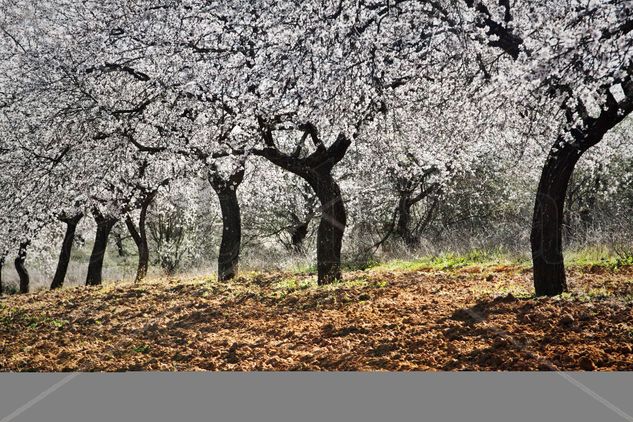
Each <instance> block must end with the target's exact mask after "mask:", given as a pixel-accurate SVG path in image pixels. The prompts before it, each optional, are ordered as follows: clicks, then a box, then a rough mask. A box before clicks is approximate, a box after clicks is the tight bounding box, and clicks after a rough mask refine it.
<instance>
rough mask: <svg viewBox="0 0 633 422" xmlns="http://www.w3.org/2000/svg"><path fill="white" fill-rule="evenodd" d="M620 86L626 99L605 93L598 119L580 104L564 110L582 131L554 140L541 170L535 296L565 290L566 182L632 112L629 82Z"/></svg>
mask: <svg viewBox="0 0 633 422" xmlns="http://www.w3.org/2000/svg"><path fill="white" fill-rule="evenodd" d="M622 86H623V89H624V92H625V95H626V98H625V99H624V100H623V101H621V102H620V103H618V102H617V101H616V100H615V98H614V97H613V96H612V95H611V94H610V93H608V94H607V103H606V105H605V107H604V108H603V110H602V112H601V113H600V115H599V116H598V117H591V116H588V114H587V113H586V111H585V110H584V109H583V108H582V104H581V105H580V106H579V109H576V110H573V111H572V110H567V112H568V119H569V121H573V120H572V119H573V117H572V116H573V114H574V112H578V113H579V114H580V116H583V123H584V125H583V128H582V129H577V128H574V129H571V130H570V131H569V135H571V137H572V139H573V141H572V142H569V141H565V140H564V139H563V138H562V137H561V138H559V139H557V141H556V143H555V144H554V145H553V146H552V149H551V151H550V154H549V156H548V159H547V161H546V163H545V166H544V167H543V171H542V173H541V179H540V182H539V186H538V190H537V193H536V201H535V204H534V215H533V219H532V233H531V236H530V241H531V246H532V262H533V265H534V288H535V291H536V295H537V296H555V295H558V294H560V293H562V292H564V291H565V290H566V289H567V282H566V279H565V265H564V262H563V251H562V227H563V212H564V209H565V198H566V193H567V188H568V185H569V180H570V178H571V175H572V173H573V171H574V167H575V165H576V163H577V162H578V160H579V159H580V157H581V155H582V154H583V153H584V152H585V151H587V150H588V149H589V148H591V147H592V146H594V145H596V144H597V143H598V142H600V141H601V140H602V138H603V137H604V135H605V134H606V133H607V132H608V131H609V130H610V129H612V128H613V127H614V126H615V125H617V124H618V123H620V122H621V121H622V119H624V117H626V116H627V115H628V114H629V113H630V112H631V111H633V82H631V81H630V79H629V80H627V81H626V82H625V83H623V84H622ZM561 145H562V146H561Z"/></svg>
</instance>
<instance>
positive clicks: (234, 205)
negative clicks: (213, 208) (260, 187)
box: [209, 169, 244, 281]
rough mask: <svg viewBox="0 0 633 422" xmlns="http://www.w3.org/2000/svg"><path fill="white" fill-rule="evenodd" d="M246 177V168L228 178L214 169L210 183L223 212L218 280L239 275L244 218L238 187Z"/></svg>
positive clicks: (210, 176)
mask: <svg viewBox="0 0 633 422" xmlns="http://www.w3.org/2000/svg"><path fill="white" fill-rule="evenodd" d="M243 179H244V170H243V169H241V170H238V171H237V172H236V173H234V174H232V175H231V176H230V177H229V179H228V180H224V179H223V178H222V177H221V176H219V175H218V174H217V173H215V172H214V171H211V172H210V173H209V183H210V184H211V186H212V187H213V190H214V191H215V193H216V194H217V195H218V199H219V201H220V209H221V212H222V240H221V242H220V251H219V254H218V280H220V281H226V280H230V279H232V278H234V277H235V276H237V273H238V270H239V260H240V246H241V243H242V218H241V214H240V204H239V202H238V200H237V188H238V186H239V185H240V183H242V180H243Z"/></svg>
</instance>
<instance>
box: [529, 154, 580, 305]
mask: <svg viewBox="0 0 633 422" xmlns="http://www.w3.org/2000/svg"><path fill="white" fill-rule="evenodd" d="M559 142H560V141H558V142H557V144H558V145H560V144H559ZM583 152H584V151H583V150H580V149H578V147H574V146H572V145H570V144H565V146H564V147H562V148H561V147H560V146H559V147H558V149H557V151H556V152H552V153H550V155H549V157H548V159H547V162H546V163H545V166H544V167H543V172H542V173H541V180H540V182H539V185H538V190H537V192H536V202H535V205H534V216H533V219H532V233H531V236H530V241H531V244H532V261H533V264H534V288H535V290H536V295H537V296H555V295H559V294H561V293H563V292H564V291H565V290H566V289H567V282H566V280H565V264H564V261H563V249H562V235H563V212H564V209H565V197H566V193H567V187H568V185H569V180H570V178H571V175H572V173H573V171H574V166H575V165H576V163H577V162H578V159H579V158H580V156H581V154H582V153H583Z"/></svg>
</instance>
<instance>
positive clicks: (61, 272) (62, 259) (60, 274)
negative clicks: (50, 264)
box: [51, 214, 83, 290]
mask: <svg viewBox="0 0 633 422" xmlns="http://www.w3.org/2000/svg"><path fill="white" fill-rule="evenodd" d="M82 217H83V214H77V215H76V216H74V217H71V218H61V221H63V222H64V223H66V234H65V235H64V241H63V242H62V250H61V252H60V253H59V260H58V261H57V269H56V270H55V276H54V277H53V282H52V283H51V290H52V289H59V288H60V287H62V286H63V285H64V280H65V279H66V272H67V271H68V264H69V263H70V254H71V252H72V249H73V241H74V240H75V232H76V231H77V224H79V221H80V220H81V218H82Z"/></svg>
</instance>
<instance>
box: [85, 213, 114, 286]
mask: <svg viewBox="0 0 633 422" xmlns="http://www.w3.org/2000/svg"><path fill="white" fill-rule="evenodd" d="M94 218H95V222H96V223H97V233H96V235H95V243H94V246H93V247H92V253H91V254H90V263H89V264H88V275H87V276H86V286H98V285H100V284H101V282H102V273H103V259H104V258H105V253H106V248H107V247H108V237H109V236H110V232H111V231H112V227H114V225H115V224H116V222H117V220H116V218H112V217H107V216H103V215H101V213H99V212H95V213H94Z"/></svg>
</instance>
